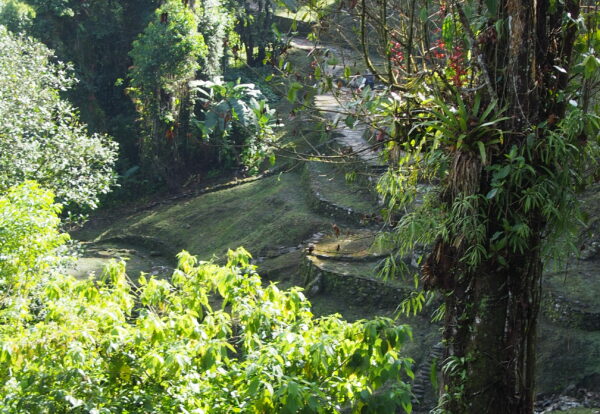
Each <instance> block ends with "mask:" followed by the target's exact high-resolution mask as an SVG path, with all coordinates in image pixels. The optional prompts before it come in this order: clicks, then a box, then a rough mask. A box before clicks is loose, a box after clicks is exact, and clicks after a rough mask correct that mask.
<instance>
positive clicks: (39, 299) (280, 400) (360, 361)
mask: <svg viewBox="0 0 600 414" xmlns="http://www.w3.org/2000/svg"><path fill="white" fill-rule="evenodd" d="M15 209H17V210H18V211H20V212H21V213H20V214H19V215H18V216H17V217H18V220H19V221H18V223H19V225H7V226H0V229H2V232H0V241H2V243H0V257H2V260H3V261H0V281H1V283H0V300H1V304H2V306H1V307H0V411H1V412H3V413H23V412H32V413H33V412H35V413H60V412H81V413H83V412H85V413H111V412H129V413H139V412H145V413H181V412H183V413H191V412H194V413H229V412H240V413H257V414H258V413H265V412H277V413H333V412H339V411H341V410H347V411H352V412H361V413H382V412H396V410H397V409H398V408H399V407H402V408H403V409H404V410H405V411H406V412H410V411H411V393H410V387H409V385H408V384H407V383H406V382H405V381H406V379H407V378H410V377H412V376H413V374H412V372H411V362H412V361H411V360H410V359H409V358H406V357H403V356H402V355H401V353H400V352H401V348H402V346H403V344H404V343H405V342H406V341H407V340H409V338H410V337H411V332H410V330H409V328H407V327H406V326H396V325H395V324H394V323H393V321H391V320H389V319H385V318H380V319H376V320H372V321H358V322H355V323H348V322H345V321H343V320H340V319H339V318H338V317H337V316H328V317H323V318H318V319H315V318H314V317H313V315H312V313H311V311H310V303H309V302H308V301H307V300H306V299H305V297H304V295H303V294H302V292H301V291H300V290H299V289H298V288H295V289H291V290H286V291H283V290H280V289H278V288H277V287H276V286H275V285H273V284H271V285H269V286H263V284H262V281H261V279H260V277H259V276H258V275H257V274H256V273H255V268H254V266H252V265H251V264H250V255H249V254H248V253H247V252H246V251H245V250H243V249H238V250H236V251H230V252H229V253H228V261H227V264H226V265H224V266H218V265H216V264H213V263H208V262H197V260H196V259H195V258H194V257H193V256H191V255H190V254H188V253H186V252H182V253H180V254H179V266H178V269H177V270H175V272H174V273H173V276H172V278H171V279H170V280H160V279H156V278H149V279H148V278H146V277H145V276H142V277H140V278H139V281H138V283H137V284H134V283H132V282H131V281H130V280H129V279H128V277H127V275H126V273H125V271H126V269H125V264H124V263H123V262H121V263H113V264H112V265H111V266H110V267H108V268H107V269H106V270H105V271H104V273H103V274H102V275H101V277H100V278H98V279H94V278H90V279H87V280H76V279H74V278H72V277H68V276H64V275H61V274H59V273H57V272H54V271H52V268H53V260H52V257H53V256H55V255H56V250H55V249H56V248H57V246H59V245H60V244H62V243H64V240H65V239H66V236H64V235H61V234H60V233H59V232H58V231H57V230H56V225H57V222H58V219H57V218H56V212H57V210H58V207H57V206H55V205H53V203H52V196H51V194H50V193H48V192H45V191H42V190H40V189H39V188H38V187H37V186H35V185H34V184H27V185H25V186H23V187H17V188H14V189H12V190H11V192H10V193H9V194H8V195H6V196H3V197H0V224H5V223H6V222H7V221H10V220H11V218H10V217H12V214H13V213H14V210H15ZM33 235H38V238H37V239H36V240H38V242H37V243H30V241H31V240H32V237H33ZM5 260H8V262H6V263H8V265H4V263H5ZM25 279H26V280H27V281H28V282H27V283H22V282H23V280H25Z"/></svg>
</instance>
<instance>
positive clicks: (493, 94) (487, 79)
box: [453, 1, 500, 102]
mask: <svg viewBox="0 0 600 414" xmlns="http://www.w3.org/2000/svg"><path fill="white" fill-rule="evenodd" d="M453 3H454V7H455V8H456V11H457V12H458V16H459V17H460V22H461V23H462V25H463V27H464V29H465V33H466V34H467V37H468V38H469V42H470V43H471V48H472V49H473V52H474V53H475V56H477V63H478V65H479V67H480V68H481V72H482V73H483V79H484V81H485V85H486V87H487V90H488V93H489V94H490V97H491V98H492V102H499V101H500V100H499V99H498V94H497V93H496V91H495V90H494V87H493V86H492V79H491V78H490V74H489V72H488V70H487V65H486V64H485V60H484V58H483V53H481V50H480V49H479V46H478V45H477V42H476V41H475V35H474V34H473V30H471V26H470V25H469V20H467V16H466V15H465V11H464V10H463V8H462V6H461V5H460V4H459V3H458V2H456V1H455V2H453Z"/></svg>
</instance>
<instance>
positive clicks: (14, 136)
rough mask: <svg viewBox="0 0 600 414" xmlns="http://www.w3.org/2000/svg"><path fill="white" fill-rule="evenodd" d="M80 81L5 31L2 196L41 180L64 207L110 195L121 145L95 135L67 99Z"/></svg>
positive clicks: (1, 43)
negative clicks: (25, 183) (66, 94)
mask: <svg viewBox="0 0 600 414" xmlns="http://www.w3.org/2000/svg"><path fill="white" fill-rule="evenodd" d="M74 82H75V79H74V78H73V77H72V75H71V74H70V68H69V67H68V65H65V64H63V63H60V62H53V55H52V52H51V51H50V50H48V49H47V48H46V47H45V46H43V45H42V44H40V43H37V42H35V41H33V40H31V39H27V38H24V37H20V36H17V35H13V34H11V33H10V32H8V30H7V29H6V28H5V27H3V26H0V191H6V190H7V189H8V188H9V187H10V186H12V185H14V184H17V183H20V182H23V181H25V180H36V181H38V182H39V183H40V184H41V185H42V186H44V187H47V188H50V189H52V190H53V191H54V192H55V193H56V195H57V197H58V199H59V200H60V201H61V202H64V203H67V204H71V203H72V204H77V205H80V206H91V207H94V206H96V204H97V202H98V196H99V195H100V194H103V193H106V192H108V190H109V188H110V185H111V184H112V183H113V173H112V168H113V164H114V161H115V158H116V150H117V148H116V144H115V143H113V142H112V141H111V140H110V139H109V137H107V136H105V135H98V134H92V135H90V134H89V133H88V132H87V129H86V126H85V125H84V124H82V123H81V122H80V121H79V118H78V114H77V111H76V110H75V108H73V107H72V106H71V105H70V104H69V103H68V102H67V101H66V100H64V99H63V98H62V97H61V93H62V92H64V91H66V90H68V89H69V88H70V87H71V86H72V85H73V83H74Z"/></svg>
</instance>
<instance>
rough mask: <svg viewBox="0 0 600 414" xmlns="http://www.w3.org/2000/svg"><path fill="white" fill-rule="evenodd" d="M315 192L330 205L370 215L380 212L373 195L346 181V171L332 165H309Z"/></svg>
mask: <svg viewBox="0 0 600 414" xmlns="http://www.w3.org/2000/svg"><path fill="white" fill-rule="evenodd" d="M307 168H308V170H309V176H310V177H309V178H310V180H311V186H312V189H313V191H316V192H318V193H319V195H320V197H321V198H322V199H324V200H326V201H329V202H330V203H332V204H334V205H337V206H340V207H344V208H351V209H352V210H354V211H357V212H361V213H365V214H369V213H374V212H377V211H378V209H379V208H378V206H377V203H376V201H375V199H374V197H373V195H372V194H371V193H370V192H369V191H368V190H367V189H366V188H364V187H362V186H360V185H358V184H356V183H353V182H348V181H346V178H345V174H344V171H343V170H341V169H338V168H335V166H333V165H332V164H325V163H320V162H311V163H308V164H307Z"/></svg>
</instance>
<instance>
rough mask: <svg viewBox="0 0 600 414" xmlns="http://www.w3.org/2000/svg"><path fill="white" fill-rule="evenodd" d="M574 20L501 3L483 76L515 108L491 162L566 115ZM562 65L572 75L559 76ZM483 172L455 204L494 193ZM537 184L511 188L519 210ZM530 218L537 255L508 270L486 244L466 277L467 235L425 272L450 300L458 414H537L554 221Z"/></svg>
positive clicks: (440, 252) (437, 251) (497, 222)
mask: <svg viewBox="0 0 600 414" xmlns="http://www.w3.org/2000/svg"><path fill="white" fill-rule="evenodd" d="M456 7H460V5H457V6H456ZM551 10H552V12H551ZM567 12H568V13H570V14H571V16H572V18H573V19H576V18H577V16H578V15H579V6H578V2H577V1H574V0H567V1H565V2H564V3H560V2H555V5H554V6H553V7H552V8H551V7H550V2H549V0H537V1H534V0H503V1H499V2H498V16H497V19H498V21H499V22H502V24H503V30H501V33H497V41H495V42H494V43H493V44H487V45H486V44H484V45H482V50H483V53H484V55H485V56H484V58H485V59H484V70H487V71H488V73H489V74H490V78H491V79H492V85H490V86H491V87H492V88H493V90H494V93H495V94H496V95H497V96H498V98H499V102H498V107H499V108H507V109H506V111H505V113H504V114H503V115H505V116H507V117H509V119H508V120H507V121H505V122H504V125H503V126H502V129H503V130H504V131H508V133H506V134H505V143H504V147H503V149H502V151H500V152H499V153H498V154H497V155H495V159H493V160H492V164H498V165H501V164H502V163H503V162H504V160H505V157H506V153H507V152H508V151H509V150H510V148H511V147H514V146H516V147H518V148H522V147H523V146H524V145H527V144H526V140H527V139H528V137H529V138H531V137H532V136H533V137H534V139H535V140H538V142H540V143H541V142H543V141H544V140H545V139H547V132H545V131H547V129H546V128H550V127H551V125H550V124H549V122H548V126H545V127H543V128H536V127H535V126H538V125H544V122H545V121H547V120H548V119H550V118H551V117H558V118H560V117H562V116H564V112H565V104H564V102H559V101H557V100H556V99H555V97H556V92H557V90H563V89H565V87H566V84H567V80H568V79H567V75H566V73H567V72H568V71H569V66H570V61H571V53H572V47H573V43H574V41H575V36H576V28H575V27H574V24H568V25H567V26H566V27H565V26H563V24H564V23H563V22H564V21H563V20H562V19H563V17H564V15H565V13H567ZM490 27H492V28H493V27H494V26H493V24H491V25H490ZM490 30H494V29H490ZM556 66H559V67H560V68H562V69H564V72H565V73H564V74H563V71H562V70H560V71H559V70H555V69H553V68H554V67H556ZM490 98H491V97H490ZM456 157H459V155H456ZM529 157H530V158H529V159H527V160H526V162H527V164H529V165H531V166H532V167H533V168H535V169H538V168H539V169H540V170H541V169H544V171H548V170H551V171H552V170H553V169H555V168H559V167H557V166H556V165H545V164H544V163H543V162H542V161H541V159H540V156H539V155H538V154H536V153H535V150H533V151H532V153H531V155H529ZM455 169H457V168H455ZM479 171H480V172H479V176H478V178H477V179H476V180H474V181H476V182H472V183H471V184H472V185H469V183H464V187H463V188H459V189H456V188H454V189H451V191H450V193H451V195H450V196H448V199H447V202H448V203H449V205H451V204H452V203H453V202H454V201H455V200H456V197H458V196H464V195H471V194H480V195H483V196H485V194H487V193H488V192H489V190H490V189H491V188H492V187H491V180H492V178H491V177H490V175H491V174H490V173H489V172H488V171H486V170H485V169H483V168H479ZM451 174H452V172H451ZM450 181H452V180H450ZM456 181H459V180H456ZM463 181H464V180H463ZM531 185H533V184H532V183H531V182H523V183H522V184H521V187H520V188H514V189H510V190H507V191H512V194H514V196H513V197H515V203H514V205H518V204H519V203H518V197H520V195H521V194H522V191H524V190H525V189H527V188H529V186H531ZM466 189H471V190H470V191H469V190H466ZM473 189H475V190H473ZM486 214H487V217H486V221H485V223H486V227H487V230H486V233H487V238H488V240H490V239H491V238H492V236H493V235H494V234H495V233H496V232H499V231H502V230H503V226H505V225H506V224H503V219H504V220H506V219H507V218H508V219H509V220H510V217H511V216H510V213H509V212H508V213H507V212H503V211H494V210H493V209H490V211H488V212H487V213H486ZM526 216H527V217H528V218H527V222H526V223H525V224H526V225H527V226H528V228H529V229H530V230H531V231H530V234H531V235H530V236H529V238H528V239H527V240H528V243H527V246H528V251H526V252H524V253H518V252H515V251H514V250H512V251H511V250H510V249H505V251H504V253H503V257H504V258H505V259H506V263H500V262H499V261H498V259H497V256H496V255H495V254H489V252H491V251H492V249H490V248H489V247H490V246H486V249H487V252H488V257H487V258H485V259H483V261H482V262H481V264H480V265H478V266H477V267H476V268H475V269H470V270H467V269H466V266H465V265H464V264H463V263H462V262H460V261H459V259H460V257H461V255H462V254H464V251H465V250H466V248H467V247H468V246H462V247H461V246H458V245H457V243H456V240H459V239H460V236H459V235H451V237H450V241H442V240H439V241H438V242H437V244H436V246H435V247H434V249H433V253H432V254H431V255H430V257H429V258H428V260H427V262H426V265H425V267H424V274H426V278H425V280H426V284H429V287H433V288H436V289H438V290H441V291H443V292H444V293H445V294H446V299H445V306H446V309H445V311H446V314H445V328H444V339H445V342H446V355H445V356H446V360H445V364H444V371H443V372H444V378H443V381H444V385H445V390H444V395H443V399H442V401H441V403H442V406H443V407H444V408H445V409H446V410H447V412H449V413H456V414H458V413H461V414H463V413H473V414H479V413H486V414H507V413H510V414H531V413H532V412H533V404H534V398H535V354H536V353H535V345H536V327H537V318H538V313H539V308H540V296H541V279H542V271H543V264H542V261H541V247H542V236H543V234H544V230H545V223H544V221H543V220H542V219H541V217H542V214H541V212H539V211H535V210H534V211H533V212H531V213H528V214H527V215H526ZM427 273H428V274H429V275H427Z"/></svg>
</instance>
